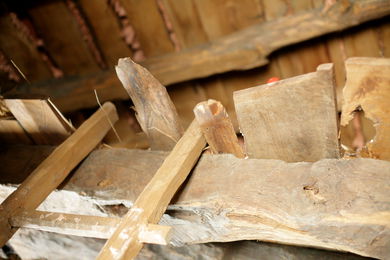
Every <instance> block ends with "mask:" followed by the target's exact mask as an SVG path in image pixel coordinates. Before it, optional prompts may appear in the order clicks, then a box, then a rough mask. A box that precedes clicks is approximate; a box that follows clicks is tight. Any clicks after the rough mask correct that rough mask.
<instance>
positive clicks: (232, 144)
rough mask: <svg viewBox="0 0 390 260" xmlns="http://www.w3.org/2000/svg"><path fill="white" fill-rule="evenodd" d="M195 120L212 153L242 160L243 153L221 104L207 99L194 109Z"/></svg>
mask: <svg viewBox="0 0 390 260" xmlns="http://www.w3.org/2000/svg"><path fill="white" fill-rule="evenodd" d="M194 114H195V118H196V120H197V121H198V124H199V126H200V129H201V130H202V132H203V135H204V136H205V138H206V142H207V143H208V144H209V146H210V150H211V151H212V152H213V153H216V154H218V153H231V154H234V155H235V156H236V157H238V158H244V157H245V155H244V152H243V151H242V148H241V146H240V144H239V143H238V138H237V135H236V132H235V131H234V127H233V124H232V122H231V121H230V118H229V116H228V114H227V112H226V109H225V108H224V107H223V105H222V104H221V102H219V101H216V100H213V99H209V100H208V101H204V102H201V103H199V104H197V105H196V107H195V108H194Z"/></svg>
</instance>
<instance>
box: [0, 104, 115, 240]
mask: <svg viewBox="0 0 390 260" xmlns="http://www.w3.org/2000/svg"><path fill="white" fill-rule="evenodd" d="M116 120H118V116H117V113H116V109H115V106H114V105H113V104H112V103H105V104H104V105H103V107H102V108H100V109H99V110H98V111H97V112H96V113H95V114H93V115H92V116H91V117H90V118H89V119H88V120H87V121H85V122H84V123H83V124H82V125H81V126H80V127H79V128H78V129H77V130H76V131H75V132H74V133H73V134H72V135H71V136H70V137H69V138H67V139H66V141H65V142H63V143H62V144H61V145H60V146H58V147H57V148H56V149H55V150H54V151H53V152H52V153H51V154H50V155H49V157H47V158H46V159H45V160H44V161H43V162H42V163H41V164H40V165H39V166H38V167H37V168H36V169H35V170H34V171H33V172H32V173H31V174H30V175H29V176H28V177H27V179H26V180H25V181H23V183H22V184H21V185H20V186H19V187H18V189H17V190H16V191H14V192H13V193H12V194H11V195H10V196H8V197H7V199H6V200H4V201H3V202H2V203H1V205H0V230H1V232H0V245H4V244H5V243H6V242H7V241H8V239H9V238H10V237H11V236H12V235H13V234H14V232H15V231H16V230H17V229H15V228H12V227H11V226H10V225H9V219H10V218H11V217H13V216H17V215H19V214H20V213H21V212H23V211H25V210H33V209H35V208H37V207H38V206H39V204H41V203H42V201H44V200H45V198H46V197H47V196H48V195H49V194H50V193H51V192H52V191H53V190H54V189H55V188H57V187H58V185H60V184H61V182H62V181H63V180H64V179H65V178H66V176H67V175H68V174H69V173H70V171H71V170H72V169H73V168H74V167H76V166H77V164H78V163H79V162H80V161H81V160H82V159H84V158H85V157H86V156H87V155H88V153H90V152H91V150H92V149H94V148H95V147H96V145H98V144H99V142H100V141H101V140H102V139H103V137H104V135H105V134H106V133H107V132H108V130H109V129H110V127H111V124H112V123H113V122H115V121H116ZM109 121H111V123H110V122H109Z"/></svg>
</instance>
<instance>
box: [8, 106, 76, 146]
mask: <svg viewBox="0 0 390 260" xmlns="http://www.w3.org/2000/svg"><path fill="white" fill-rule="evenodd" d="M4 101H5V104H6V105H7V107H8V109H9V110H10V111H11V113H12V114H13V115H14V117H15V118H16V119H17V120H18V122H19V123H20V124H21V126H22V127H23V128H24V130H26V132H27V133H28V134H29V136H30V137H31V138H32V139H33V141H34V143H35V144H51V145H56V144H60V143H62V142H63V141H64V140H65V139H66V138H67V137H68V136H69V135H70V134H71V132H72V129H70V127H69V126H68V125H66V124H65V123H64V121H63V117H61V116H60V115H58V113H57V111H55V110H53V109H52V107H51V105H50V104H49V103H48V101H47V100H39V99H5V100H4Z"/></svg>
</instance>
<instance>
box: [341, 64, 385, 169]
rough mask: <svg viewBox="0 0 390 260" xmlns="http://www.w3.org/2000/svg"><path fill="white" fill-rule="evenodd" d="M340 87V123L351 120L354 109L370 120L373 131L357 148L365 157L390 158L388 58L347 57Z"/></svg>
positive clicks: (344, 124)
mask: <svg viewBox="0 0 390 260" xmlns="http://www.w3.org/2000/svg"><path fill="white" fill-rule="evenodd" d="M345 69H346V74H347V81H346V83H345V87H344V90H343V97H344V104H343V109H342V114H341V125H342V126H346V125H347V124H348V123H349V121H350V120H352V118H353V115H354V112H355V110H356V109H361V110H363V111H364V115H365V116H366V117H367V118H368V119H370V120H372V122H373V125H374V127H375V130H376V135H375V137H374V139H373V140H372V141H370V140H367V141H368V142H367V144H366V146H365V147H364V148H363V149H362V151H359V153H360V155H362V156H364V157H371V158H377V159H381V160H388V161H390V149H389V147H390V115H389V102H390V87H389V86H390V59H386V58H349V59H348V60H346V62H345Z"/></svg>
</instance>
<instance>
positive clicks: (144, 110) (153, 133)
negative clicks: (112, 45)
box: [115, 58, 183, 150]
mask: <svg viewBox="0 0 390 260" xmlns="http://www.w3.org/2000/svg"><path fill="white" fill-rule="evenodd" d="M115 69H116V71H117V74H118V78H119V80H120V81H121V82H122V85H123V87H124V88H125V89H126V91H127V93H128V94H129V96H130V97H131V100H132V101H133V103H134V106H135V110H136V117H137V120H138V122H139V124H140V125H141V128H142V130H143V131H144V132H145V133H146V135H147V136H148V139H149V143H150V147H151V148H152V149H155V150H171V149H172V148H173V147H174V146H175V144H176V143H177V141H178V140H179V139H180V137H181V136H182V133H183V128H182V127H181V125H180V121H179V116H178V114H177V111H176V108H175V106H174V105H173V103H172V101H171V99H170V98H169V95H168V92H167V90H166V88H165V87H164V86H163V85H161V83H160V82H158V80H157V79H156V78H155V77H153V75H152V74H150V72H149V71H148V70H146V69H145V68H143V67H142V66H140V65H138V64H136V63H134V62H133V61H132V60H131V59H130V58H122V59H119V61H118V65H117V66H116V67H115Z"/></svg>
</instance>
